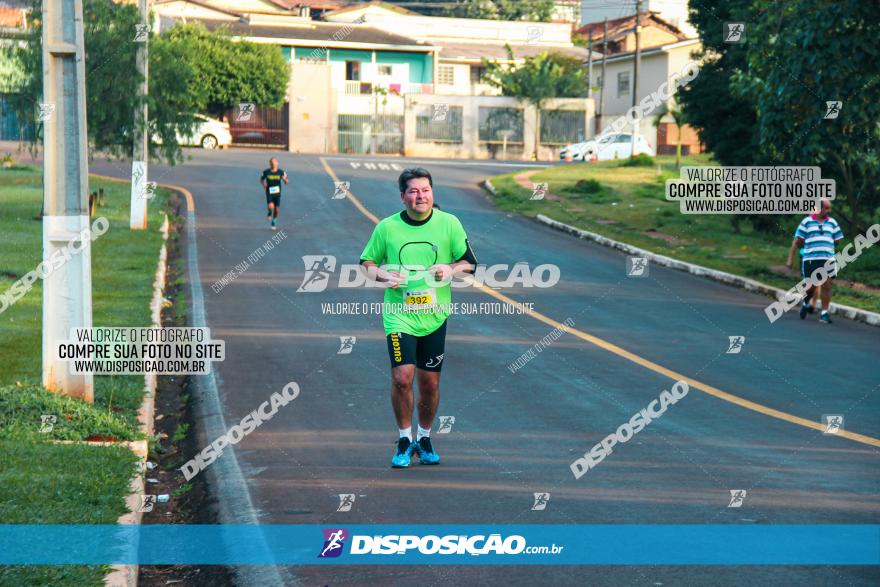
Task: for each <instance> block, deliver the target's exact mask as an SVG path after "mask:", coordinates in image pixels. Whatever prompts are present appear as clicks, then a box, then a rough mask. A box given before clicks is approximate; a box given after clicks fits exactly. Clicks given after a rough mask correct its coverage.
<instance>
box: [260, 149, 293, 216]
mask: <svg viewBox="0 0 880 587" xmlns="http://www.w3.org/2000/svg"><path fill="white" fill-rule="evenodd" d="M287 181H288V180H287V173H285V171H284V170H283V169H281V168H280V167H278V159H276V158H275V157H272V158H271V159H269V169H264V170H263V175H261V176H260V185H262V186H263V189H265V190H266V208H267V212H268V213H267V214H266V219H267V220H269V221H270V223H271V226H272V230H275V228H276V227H275V223H276V221H277V219H278V213H279V211H280V209H281V182H284V183H285V184H286V183H287Z"/></svg>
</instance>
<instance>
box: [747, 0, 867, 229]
mask: <svg viewBox="0 0 880 587" xmlns="http://www.w3.org/2000/svg"><path fill="white" fill-rule="evenodd" d="M751 31H753V33H752V32H751ZM751 31H749V32H750V33H751V34H749V38H748V68H747V69H745V70H743V71H740V72H737V74H735V75H734V76H733V78H732V80H731V81H732V82H733V84H734V86H733V88H732V89H734V90H735V91H736V92H737V93H738V94H739V95H741V96H743V97H744V98H745V99H748V100H751V101H752V102H753V103H754V105H755V108H756V110H757V112H758V116H757V122H758V124H757V127H756V129H755V132H756V134H757V135H758V144H759V145H760V155H761V163H763V164H768V163H769V164H772V165H817V166H819V167H821V169H822V176H823V177H827V178H832V179H834V180H835V182H836V190H837V200H836V203H837V205H836V206H835V214H836V215H837V216H839V217H840V218H841V219H842V220H843V221H844V224H845V225H848V227H849V229H850V231H853V232H864V231H865V229H867V227H868V226H869V225H871V224H872V223H874V222H877V221H880V101H878V100H877V99H876V96H877V94H878V92H880V68H878V59H880V51H878V48H877V39H878V38H880V3H877V2H861V1H859V0H839V1H836V2H831V1H829V0H789V1H788V2H785V3H783V4H782V5H780V6H779V7H778V9H774V10H771V11H767V12H766V13H764V14H763V16H762V17H761V18H760V19H758V20H757V21H755V22H754V24H753V25H752V27H751ZM837 101H840V102H842V106H841V107H840V111H839V113H838V114H837V116H836V117H833V118H827V119H826V118H825V116H826V113H827V112H828V105H827V103H828V102H837Z"/></svg>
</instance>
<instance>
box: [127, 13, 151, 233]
mask: <svg viewBox="0 0 880 587" xmlns="http://www.w3.org/2000/svg"><path fill="white" fill-rule="evenodd" d="M138 8H139V9H140V12H141V26H140V27H139V28H138V29H137V30H136V31H135V32H134V40H135V42H136V43H138V48H137V70H138V73H139V74H140V75H141V88H140V97H141V106H140V107H138V108H136V109H135V111H134V148H133V149H132V157H131V215H130V217H129V228H131V230H144V229H145V228H147V199H146V197H145V196H146V193H147V167H148V161H147V160H148V159H149V140H150V135H149V131H148V129H147V120H148V116H149V112H148V111H147V92H148V90H149V86H148V82H147V76H148V75H149V60H148V52H147V45H148V43H149V38H150V34H149V27H150V12H149V7H148V6H147V0H138Z"/></svg>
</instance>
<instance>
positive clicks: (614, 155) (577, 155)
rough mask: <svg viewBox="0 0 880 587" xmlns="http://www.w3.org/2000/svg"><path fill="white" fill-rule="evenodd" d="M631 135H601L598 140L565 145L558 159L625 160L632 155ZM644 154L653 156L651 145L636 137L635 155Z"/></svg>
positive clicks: (645, 140)
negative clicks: (568, 157)
mask: <svg viewBox="0 0 880 587" xmlns="http://www.w3.org/2000/svg"><path fill="white" fill-rule="evenodd" d="M632 137H633V136H632V134H626V133H612V134H607V135H602V136H600V137H599V138H598V139H593V140H591V141H587V142H585V143H574V144H572V145H566V146H565V147H563V148H562V150H561V151H559V158H560V159H562V160H565V158H566V157H567V156H568V155H570V156H571V158H572V160H574V161H613V160H615V159H626V158H627V157H629V156H630V155H631V154H633V153H632ZM641 153H644V154H646V155H650V156H652V157H653V156H654V149H653V147H651V143H649V142H648V140H647V139H646V138H645V137H644V136H642V135H639V136H638V140H637V141H636V152H635V154H636V155H639V154H641Z"/></svg>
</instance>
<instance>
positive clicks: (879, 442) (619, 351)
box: [320, 157, 880, 447]
mask: <svg viewBox="0 0 880 587" xmlns="http://www.w3.org/2000/svg"><path fill="white" fill-rule="evenodd" d="M320 160H321V164H322V165H323V166H324V170H325V171H326V172H327V174H328V175H329V176H330V177H331V178H332V179H333V181H339V178H338V177H336V174H335V173H334V172H333V169H331V168H330V166H329V165H328V164H327V162H326V161H325V160H324V158H323V157H320ZM348 199H349V200H351V202H352V204H354V205H355V207H356V208H357V209H358V210H360V211H361V212H362V213H363V214H364V215H365V216H366V217H367V218H369V219H370V220H372V221H373V223H374V224H378V223H379V218H378V217H377V216H376V215H375V214H373V213H372V212H370V211H369V210H367V208H366V207H365V206H364V205H363V204H362V203H361V201H360V200H358V199H357V197H355V195H354V194H353V193H351V191H349V192H348ZM475 286H476V288H477V289H479V290H480V291H481V292H483V293H485V294H486V295H489V296H491V297H493V298H495V299H496V300H499V301H501V302H504V303H505V304H508V305H510V306H513V307H514V308H519V309H520V310H521V311H522V312H523V315H524V316H531V317H532V318H534V319H535V320H538V321H540V322H543V323H544V324H547V325H548V326H552V327H554V328H558V329H560V330H562V331H563V332H568V333H570V334H572V335H574V336H575V337H577V338H579V339H581V340H583V341H586V342H589V343H592V344H594V345H596V346H597V347H599V348H601V349H603V350H606V351H608V352H610V353H613V354H615V355H617V356H618V357H621V358H623V359H626V360H627V361H632V362H633V363H635V364H637V365H640V366H642V367H644V368H646V369H649V370H651V371H653V372H655V373H659V374H660V375H665V376H666V377H670V378H672V379H674V380H676V381H685V382H686V383H687V384H688V385H689V386H690V387H691V388H694V389H698V390H700V391H702V392H703V393H706V394H708V395H711V396H714V397H717V398H718V399H721V400H724V401H726V402H730V403H732V404H734V405H737V406H740V407H741V408H745V409H747V410H752V411H753V412H758V413H759V414H764V415H765V416H770V417H771V418H776V419H777V420H783V421H785V422H789V423H791V424H797V425H799V426H803V427H805V428H811V429H813V430H818V431H819V432H824V431H825V426H824V425H823V424H821V423H819V422H816V421H814V420H807V419H806V418H801V417H800V416H795V415H794V414H789V413H787V412H783V411H781V410H775V409H773V408H770V407H767V406H765V405H762V404H759V403H755V402H753V401H749V400H747V399H745V398H741V397H739V396H737V395H734V394H732V393H729V392H727V391H722V390H721V389H718V388H717V387H714V386H712V385H709V384H707V383H703V382H702V381H698V380H696V379H694V378H692V377H688V376H686V375H683V374H681V373H678V372H677V371H673V370H672V369H667V368H666V367H664V366H662V365H658V364H657V363H654V362H653V361H649V360H648V359H645V358H644V357H641V356H639V355H637V354H635V353H632V352H630V351H628V350H626V349H624V348H621V347H619V346H617V345H616V344H613V343H610V342H608V341H607V340H603V339H601V338H599V337H597V336H593V335H592V334H589V333H586V332H583V331H581V330H578V329H577V328H571V327H569V326H567V325H565V324H562V323H560V322H557V321H556V320H554V319H553V318H550V317H548V316H545V315H544V314H541V313H540V312H537V311H535V310H531V311H528V308H526V307H525V306H524V305H523V304H521V303H519V302H517V301H516V300H513V299H511V298H509V297H507V296H506V295H504V294H502V293H500V292H497V291H495V290H493V289H491V288H488V287H485V286H483V285H479V284H475ZM834 436H841V437H843V438H848V439H849V440H852V441H855V442H860V443H862V444H867V445H869V446H876V447H880V439H877V438H873V437H871V436H866V435H864V434H858V433H857V432H850V431H848V430H839V431H838V432H837V433H836V434H834Z"/></svg>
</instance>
